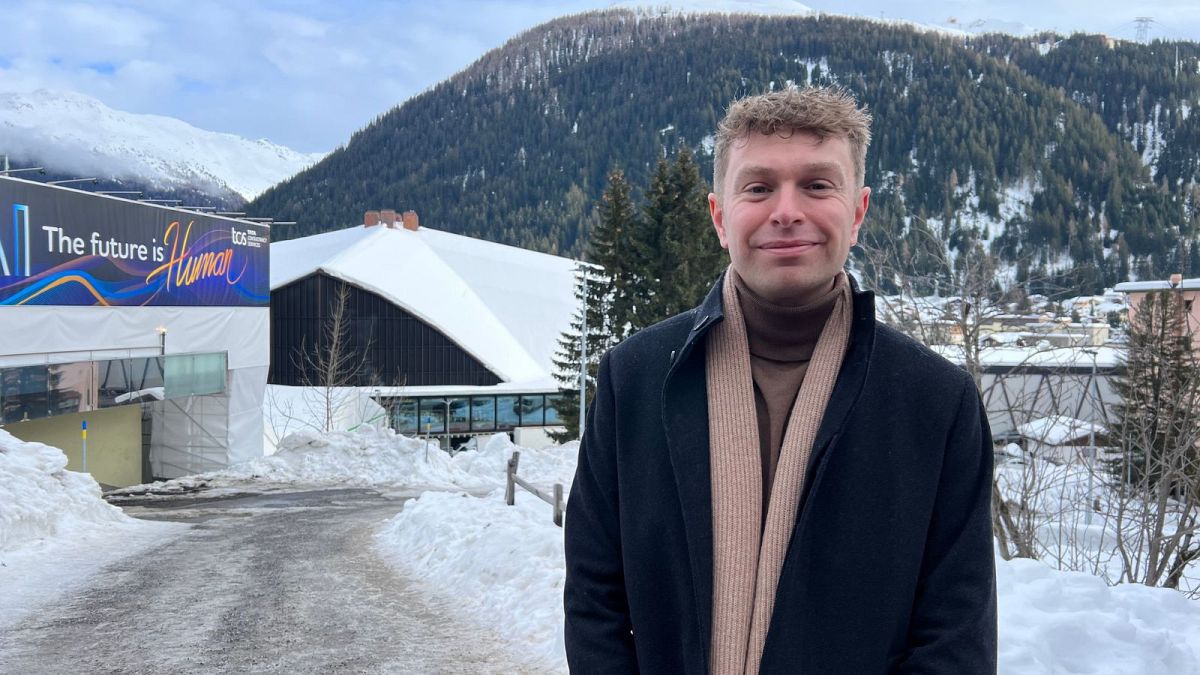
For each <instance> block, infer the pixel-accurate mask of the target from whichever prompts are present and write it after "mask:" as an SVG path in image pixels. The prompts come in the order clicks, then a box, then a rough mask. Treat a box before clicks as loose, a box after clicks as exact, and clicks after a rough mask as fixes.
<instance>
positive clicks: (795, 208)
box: [771, 185, 805, 227]
mask: <svg viewBox="0 0 1200 675" xmlns="http://www.w3.org/2000/svg"><path fill="white" fill-rule="evenodd" d="M804 209H805V205H804V195H803V194H802V193H801V192H800V189H799V188H797V187H795V186H792V185H785V186H781V187H779V188H778V189H776V190H775V203H774V208H773V209H771V224H773V225H779V226H781V227H787V226H790V225H799V224H801V223H803V222H804V219H805V214H804Z"/></svg>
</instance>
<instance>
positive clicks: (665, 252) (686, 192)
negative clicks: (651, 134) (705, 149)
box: [633, 148, 725, 328]
mask: <svg viewBox="0 0 1200 675" xmlns="http://www.w3.org/2000/svg"><path fill="white" fill-rule="evenodd" d="M635 249H636V251H637V254H636V255H635V256H633V258H634V261H635V264H636V265H637V266H638V274H637V276H638V278H639V279H640V283H641V284H642V285H643V287H642V289H641V292H640V294H639V297H641V299H642V300H643V304H642V305H641V306H640V307H639V314H638V316H637V321H636V324H635V325H636V327H637V328H645V327H646V326H649V325H650V324H653V323H655V322H657V321H661V320H663V319H665V318H667V317H669V316H673V315H675V314H678V313H680V312H682V311H685V310H687V309H690V308H691V307H693V306H695V305H696V304H698V303H699V302H700V301H701V300H702V299H703V298H704V294H705V293H706V292H707V291H708V289H709V287H710V286H711V285H712V283H713V281H714V280H715V279H716V278H717V276H718V275H720V273H721V270H722V269H723V268H724V265H725V256H724V252H723V251H722V250H721V247H720V244H719V243H718V241H717V236H716V234H715V233H714V232H713V227H712V219H711V217H710V216H709V213H708V184H707V183H706V182H705V181H704V179H703V178H701V177H700V170H699V167H698V166H697V165H696V162H695V161H694V159H693V157H692V153H691V152H690V151H689V150H688V149H687V148H680V149H679V152H678V153H677V154H676V156H675V161H674V162H673V163H668V162H667V161H666V160H660V161H659V163H658V167H657V168H656V169H655V172H654V177H653V178H652V179H651V181H650V188H649V189H648V190H647V191H646V203H645V204H644V206H643V208H642V220H641V223H640V225H639V228H638V236H637V237H635Z"/></svg>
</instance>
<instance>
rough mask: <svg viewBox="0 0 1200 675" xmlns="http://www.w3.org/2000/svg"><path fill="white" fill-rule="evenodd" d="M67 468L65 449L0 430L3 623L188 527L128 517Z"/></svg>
mask: <svg viewBox="0 0 1200 675" xmlns="http://www.w3.org/2000/svg"><path fill="white" fill-rule="evenodd" d="M66 467H67V456H66V455H65V454H63V451H62V450H59V449H58V448H54V447H50V446H48V445H43V444H41V443H26V442H25V441H22V440H20V439H17V438H15V437H13V436H12V434H10V433H8V432H7V431H5V430H3V429H0V597H2V598H4V601H3V602H0V626H4V625H7V624H9V623H11V622H14V621H16V620H18V619H19V618H20V617H21V616H23V615H24V614H26V613H27V612H28V611H29V610H30V609H32V608H33V607H36V606H38V605H40V604H42V603H44V602H47V601H48V600H50V599H52V598H53V597H54V596H55V595H57V594H60V593H62V592H64V591H67V590H69V589H71V588H74V587H78V586H79V585H81V584H82V582H83V581H84V580H86V579H87V577H88V576H89V575H90V574H92V573H94V572H95V571H97V570H99V569H100V568H101V567H103V566H104V565H106V564H108V563H110V562H113V561H115V560H118V559H120V558H123V557H126V556H129V555H134V554H137V553H140V552H142V551H144V550H146V549H147V548H149V547H151V546H153V545H155V544H157V543H161V542H162V541H164V540H165V538H166V537H168V536H170V535H172V534H176V533H179V532H182V531H183V530H186V529H187V528H188V526H186V525H179V524H177V523H153V522H148V521H142V520H137V519H136V518H130V517H129V516H126V515H125V514H124V513H123V512H122V511H121V510H120V509H118V508H116V507H115V506H111V505H109V504H107V503H105V501H104V500H103V499H102V498H101V497H100V486H99V484H97V483H96V481H95V480H93V479H92V477H91V475H89V474H86V473H76V472H74V471H67V469H66Z"/></svg>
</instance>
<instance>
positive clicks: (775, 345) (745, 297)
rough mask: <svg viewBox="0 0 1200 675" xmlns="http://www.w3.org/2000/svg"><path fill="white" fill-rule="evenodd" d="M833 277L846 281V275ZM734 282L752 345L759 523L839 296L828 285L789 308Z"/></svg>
mask: <svg viewBox="0 0 1200 675" xmlns="http://www.w3.org/2000/svg"><path fill="white" fill-rule="evenodd" d="M837 278H838V279H839V280H841V282H840V283H842V284H844V283H846V282H845V278H846V277H844V276H842V275H838V277H837ZM733 282H734V286H735V288H737V292H738V302H739V304H740V305H741V308H742V313H743V314H744V315H745V320H746V336H747V338H748V339H749V343H750V371H751V374H752V375H753V378H754V407H755V412H756V413H757V415H758V438H759V450H760V452H761V453H762V491H763V499H762V504H763V507H762V511H763V512H762V520H763V523H766V520H767V506H768V505H769V504H770V503H771V484H772V483H773V482H774V479H775V468H776V467H777V466H778V465H779V449H780V448H781V447H782V446H783V435H784V433H785V432H786V431H787V422H788V418H789V417H790V416H791V414H792V406H793V405H794V404H795V402H796V395H797V394H799V393H800V385H801V384H803V383H804V374H805V373H806V372H808V363H809V361H810V360H811V359H812V355H813V350H814V349H815V348H816V345H817V338H819V337H820V336H821V330H822V329H823V328H824V327H825V322H826V321H827V320H828V319H829V315H830V313H831V312H832V311H833V306H834V303H835V302H836V301H837V298H838V294H839V293H841V285H833V286H830V288H829V290H828V291H827V292H825V293H824V294H822V295H821V296H820V297H818V298H817V299H816V300H813V301H812V302H810V303H807V304H805V305H800V306H796V307H789V306H784V305H777V304H774V303H772V302H769V301H767V300H765V299H764V298H762V297H761V296H759V295H758V294H757V293H755V292H754V291H752V290H750V288H749V287H747V286H746V283H745V282H744V281H743V280H742V278H741V277H739V276H736V275H735V276H734V279H733Z"/></svg>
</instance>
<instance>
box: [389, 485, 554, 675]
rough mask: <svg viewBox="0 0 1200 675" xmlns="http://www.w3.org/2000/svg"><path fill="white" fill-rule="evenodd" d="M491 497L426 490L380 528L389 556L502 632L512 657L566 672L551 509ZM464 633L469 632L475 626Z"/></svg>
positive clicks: (468, 618)
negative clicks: (510, 646)
mask: <svg viewBox="0 0 1200 675" xmlns="http://www.w3.org/2000/svg"><path fill="white" fill-rule="evenodd" d="M516 502H517V503H516V505H515V506H508V505H506V504H505V503H504V493H503V491H502V490H499V491H496V492H494V493H492V494H491V495H489V496H487V497H485V498H478V497H470V496H468V495H466V494H462V493H459V494H450V493H445V492H426V493H425V494H423V495H421V497H419V498H417V499H414V500H412V501H410V502H408V503H407V504H405V506H404V510H403V511H402V512H401V513H400V514H399V515H397V516H396V517H395V518H394V519H393V520H392V521H391V522H390V523H388V525H387V526H386V527H385V528H384V529H383V530H382V531H381V532H380V533H379V535H378V542H379V545H380V547H381V549H382V550H383V553H384V558H386V559H387V560H388V561H389V562H391V563H392V564H394V565H396V566H398V567H400V568H401V569H403V570H404V571H405V572H406V573H408V574H411V575H412V576H413V577H415V578H417V579H420V580H422V583H423V585H424V586H425V587H426V590H427V591H428V592H430V593H433V594H435V595H439V596H441V597H442V598H444V599H446V600H448V601H450V602H448V603H447V604H448V605H450V606H451V607H452V608H453V609H454V611H456V612H457V613H458V614H459V616H460V618H461V619H462V620H463V621H465V622H468V623H473V624H475V625H476V626H479V627H480V628H483V629H487V630H491V631H492V632H494V633H496V634H497V635H498V636H499V637H500V639H501V641H502V642H504V643H506V644H509V645H512V649H513V652H514V654H513V656H514V657H515V658H521V659H525V660H527V661H528V662H529V664H530V666H531V667H535V668H537V669H539V670H544V671H546V672H566V654H565V652H564V648H563V638H562V614H563V609H562V591H563V569H564V567H563V539H562V529H561V528H559V527H558V526H557V525H555V524H554V523H553V522H551V513H550V512H551V509H550V506H549V505H548V504H546V503H544V502H542V501H541V500H540V499H538V498H537V497H535V496H533V495H531V494H529V493H527V492H519V493H518V495H517V498H516ZM466 632H468V633H469V632H470V631H469V630H468V631H466Z"/></svg>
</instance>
